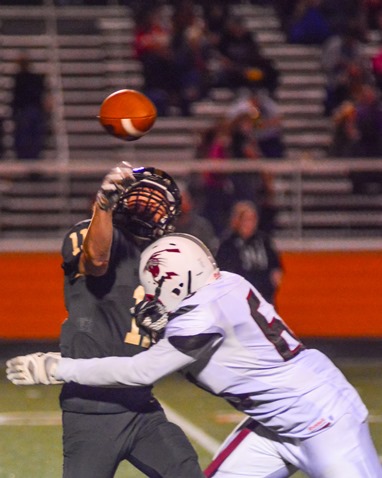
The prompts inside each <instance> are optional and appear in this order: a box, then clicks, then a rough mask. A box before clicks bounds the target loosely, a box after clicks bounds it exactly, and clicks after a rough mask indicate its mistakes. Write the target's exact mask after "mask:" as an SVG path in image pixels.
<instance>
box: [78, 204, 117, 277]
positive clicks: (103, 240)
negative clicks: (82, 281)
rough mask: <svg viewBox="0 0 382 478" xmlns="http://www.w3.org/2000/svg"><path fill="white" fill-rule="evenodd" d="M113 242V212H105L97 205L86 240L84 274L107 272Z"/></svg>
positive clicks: (84, 246) (83, 259)
mask: <svg viewBox="0 0 382 478" xmlns="http://www.w3.org/2000/svg"><path fill="white" fill-rule="evenodd" d="M112 241H113V219H112V212H111V211H103V210H102V209H100V208H99V207H98V206H97V205H95V207H94V212H93V217H92V220H91V223H90V226H89V229H88V232H87V235H86V237H85V240H84V245H83V257H82V258H81V259H82V261H81V262H82V266H83V269H84V270H83V271H82V272H83V273H85V274H92V275H102V274H104V273H105V272H106V271H107V268H108V265H109V259H110V251H111V245H112Z"/></svg>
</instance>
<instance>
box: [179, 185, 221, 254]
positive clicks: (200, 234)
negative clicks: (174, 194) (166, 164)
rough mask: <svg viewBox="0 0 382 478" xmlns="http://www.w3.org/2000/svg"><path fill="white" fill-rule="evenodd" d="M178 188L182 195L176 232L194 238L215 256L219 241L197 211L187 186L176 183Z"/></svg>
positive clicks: (209, 224) (206, 220)
mask: <svg viewBox="0 0 382 478" xmlns="http://www.w3.org/2000/svg"><path fill="white" fill-rule="evenodd" d="M178 186H179V188H180V191H181V195H182V204H181V214H180V216H179V217H178V219H177V221H176V232H182V233H185V234H191V235H192V236H196V237H197V238H199V239H200V240H201V241H203V242H204V244H206V246H207V247H208V248H209V249H210V251H211V252H212V253H213V254H215V252H216V251H217V248H218V242H219V241H218V238H217V236H216V234H215V231H214V228H213V226H212V224H211V223H210V221H209V220H208V219H207V218H206V217H204V216H202V215H201V214H199V212H198V211H197V209H196V206H195V201H194V199H193V197H192V195H191V194H190V191H189V189H188V187H187V185H182V184H181V183H179V182H178Z"/></svg>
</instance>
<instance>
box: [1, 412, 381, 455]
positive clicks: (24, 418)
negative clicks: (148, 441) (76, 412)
mask: <svg viewBox="0 0 382 478" xmlns="http://www.w3.org/2000/svg"><path fill="white" fill-rule="evenodd" d="M162 406H163V408H164V410H165V413H166V415H167V417H168V419H169V420H170V421H172V422H174V423H176V424H177V425H179V426H180V427H181V428H182V429H183V430H184V432H185V433H186V434H187V435H188V436H189V437H190V438H191V439H192V440H194V441H195V442H196V443H197V444H198V445H199V446H201V447H202V448H204V449H205V450H206V451H208V452H209V453H211V454H212V455H214V454H215V452H216V450H217V449H218V447H219V445H220V443H219V442H218V441H217V440H215V439H214V438H212V437H211V436H210V435H208V434H207V433H205V432H204V431H203V430H202V429H201V428H199V427H197V426H196V425H194V424H193V423H191V422H190V421H189V420H187V419H186V418H184V417H183V416H182V415H180V414H179V413H177V412H176V411H175V410H173V409H172V408H170V407H169V406H168V405H165V404H163V403H162ZM238 418H240V419H242V415H238ZM369 422H370V423H382V416H381V415H370V416H369ZM0 426H61V412H55V411H51V412H8V413H0ZM380 458H381V459H382V456H380Z"/></svg>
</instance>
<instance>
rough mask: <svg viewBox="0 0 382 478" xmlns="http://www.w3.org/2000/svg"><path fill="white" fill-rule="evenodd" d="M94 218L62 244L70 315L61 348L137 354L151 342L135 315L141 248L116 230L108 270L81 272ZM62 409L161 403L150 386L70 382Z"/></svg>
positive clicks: (88, 354) (87, 353) (139, 407)
mask: <svg viewBox="0 0 382 478" xmlns="http://www.w3.org/2000/svg"><path fill="white" fill-rule="evenodd" d="M89 224H90V220H86V221H82V222H80V223H78V224H76V225H75V226H74V227H73V228H72V229H71V230H70V231H69V232H68V233H67V234H66V236H65V238H64V242H63V245H62V257H63V264H62V267H63V269H64V292H65V306H66V309H67V311H68V318H67V319H66V321H65V322H64V323H63V325H62V328H61V336H60V349H61V353H62V356H63V357H71V358H92V357H107V356H129V357H131V356H133V355H135V354H137V353H139V352H142V351H143V350H146V349H147V347H148V346H149V345H150V340H149V338H148V337H147V336H144V335H142V333H141V332H140V331H139V329H138V327H137V326H136V324H135V322H134V320H133V319H132V317H131V315H130V308H131V307H132V306H133V305H134V304H135V299H134V296H135V294H136V292H137V290H139V289H138V287H139V275H138V267H139V256H140V251H139V249H138V248H137V247H136V246H135V244H134V243H133V242H132V241H131V240H129V239H128V238H126V236H125V235H124V234H123V233H122V232H121V231H120V230H118V229H116V228H114V231H113V243H112V249H111V258H110V263H109V269H108V271H107V273H106V274H105V275H103V276H101V277H95V276H85V275H81V274H80V273H79V272H78V264H79V257H80V254H81V250H82V243H83V240H84V238H85V235H86V233H87V229H88V227H89ZM60 400H61V407H62V408H63V410H68V411H74V412H81V413H118V412H121V411H126V410H132V411H146V410H152V409H153V407H154V408H155V407H159V404H158V403H157V402H156V400H154V398H153V396H152V395H151V387H142V388H137V389H126V388H124V389H123V388H121V389H117V388H113V389H110V388H95V387H86V386H80V385H78V384H74V383H69V384H65V385H64V386H63V388H62V392H61V396H60Z"/></svg>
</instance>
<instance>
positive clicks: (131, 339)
mask: <svg viewBox="0 0 382 478" xmlns="http://www.w3.org/2000/svg"><path fill="white" fill-rule="evenodd" d="M144 297H145V291H144V289H143V287H142V286H141V285H139V286H138V287H137V288H136V289H135V291H134V294H133V298H134V299H135V303H136V304H138V302H141V300H143V299H144ZM125 343H126V344H133V345H140V346H141V347H145V348H149V347H150V345H151V340H150V337H147V336H146V335H142V334H141V333H140V330H139V327H138V325H137V323H136V322H135V319H134V318H132V319H131V331H130V332H127V334H126V336H125Z"/></svg>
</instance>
